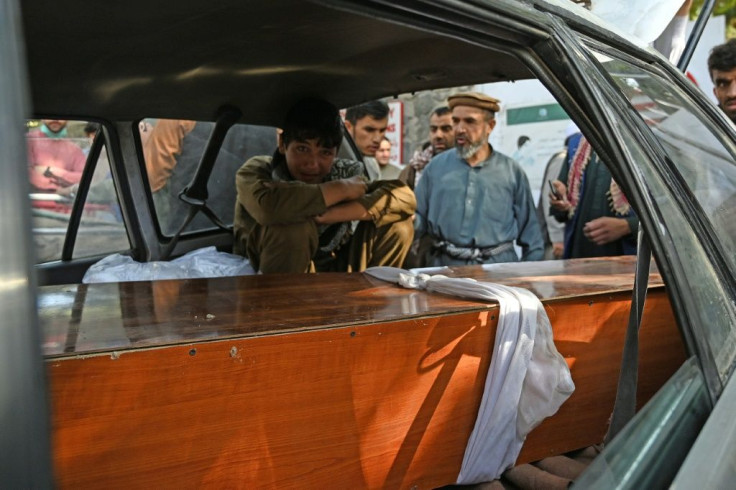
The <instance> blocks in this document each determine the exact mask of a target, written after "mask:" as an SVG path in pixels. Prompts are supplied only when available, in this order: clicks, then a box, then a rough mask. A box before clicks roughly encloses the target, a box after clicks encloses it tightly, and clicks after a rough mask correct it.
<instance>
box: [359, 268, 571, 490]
mask: <svg viewBox="0 0 736 490" xmlns="http://www.w3.org/2000/svg"><path fill="white" fill-rule="evenodd" d="M365 272H366V274H368V275H370V276H373V277H375V278H377V279H381V280H384V281H388V282H392V283H397V284H400V285H401V286H403V287H406V288H411V289H425V290H427V291H430V292H437V293H442V294H449V295H453V296H460V297H463V298H468V299H478V300H482V301H497V302H498V303H499V319H498V327H497V330H496V339H495V342H494V346H493V356H492V357H491V365H490V367H489V369H488V376H487V378H486V382H485V391H484V393H483V398H482V400H481V405H480V408H479V410H478V417H477V419H476V421H475V427H474V428H473V432H472V433H471V435H470V439H469V440H468V444H467V446H466V448H465V456H464V458H463V464H462V468H461V470H460V474H459V475H458V478H457V483H458V484H470V483H480V482H487V481H491V480H495V479H496V478H498V477H499V476H500V475H501V473H503V471H504V470H506V469H507V468H509V467H510V466H512V465H513V464H514V462H515V461H516V458H517V457H518V455H519V452H520V451H521V446H522V445H523V443H524V439H525V438H526V436H527V434H529V432H530V431H531V430H532V429H533V428H534V427H536V426H537V425H539V423H540V422H542V420H544V419H545V418H546V417H549V416H550V415H552V414H554V413H555V412H556V411H557V410H558V409H559V407H560V406H561V405H562V403H563V402H564V401H565V400H567V398H568V397H569V396H570V395H571V394H572V392H573V390H574V389H575V385H574V384H573V381H572V376H571V375H570V369H569V368H568V367H567V363H566V362H565V359H564V358H563V357H562V356H561V355H560V353H559V352H558V351H557V349H556V348H555V345H554V342H553V340H552V328H551V326H550V323H549V319H548V318H547V313H546V312H545V310H544V307H543V306H542V303H541V302H540V301H539V299H538V298H537V297H536V296H535V295H534V294H532V293H531V292H529V291H528V290H526V289H522V288H514V287H508V286H503V285H500V284H493V283H488V282H479V281H476V280H474V279H468V278H450V277H446V276H443V275H434V276H430V275H427V274H416V273H414V272H410V271H407V270H404V269H397V268H394V267H372V268H369V269H368V270H366V271H365Z"/></svg>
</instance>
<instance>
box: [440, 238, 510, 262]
mask: <svg viewBox="0 0 736 490" xmlns="http://www.w3.org/2000/svg"><path fill="white" fill-rule="evenodd" d="M432 248H433V250H437V251H440V252H442V253H443V254H445V255H447V256H449V257H452V258H453V259H460V260H474V261H476V262H479V263H481V262H483V261H484V260H485V259H489V258H491V257H494V256H496V255H500V254H502V253H503V252H506V251H507V250H511V249H513V248H514V243H513V242H505V243H502V244H500V245H495V246H493V247H483V248H478V247H458V246H457V245H454V244H453V243H450V242H448V241H447V240H440V239H435V241H434V244H433V246H432Z"/></svg>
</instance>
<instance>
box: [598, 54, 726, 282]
mask: <svg viewBox="0 0 736 490" xmlns="http://www.w3.org/2000/svg"><path fill="white" fill-rule="evenodd" d="M604 66H606V67H607V68H608V69H609V70H610V71H609V73H610V74H611V75H612V76H613V78H614V80H615V81H616V83H617V84H618V85H619V87H620V88H621V89H622V91H623V93H624V94H625V95H626V96H627V97H628V98H629V101H630V102H631V104H632V105H633V106H634V108H635V109H636V110H637V111H638V112H639V114H640V115H641V117H642V118H643V119H644V120H645V121H646V123H647V124H648V125H649V127H650V128H651V129H652V131H653V132H654V134H655V136H657V138H658V139H659V141H660V143H661V144H662V146H663V147H664V149H665V151H666V152H667V154H668V155H669V157H670V159H671V160H672V162H673V163H674V164H675V166H676V167H677V170H678V171H679V172H680V174H681V175H682V177H683V179H684V180H685V182H686V183H687V185H688V187H689V188H690V190H691V191H692V193H693V195H694V196H695V197H696V199H697V200H698V202H699V203H700V206H701V207H702V208H703V210H704V211H705V213H706V215H707V217H708V219H709V220H710V221H711V224H712V225H713V229H714V230H715V232H716V235H717V236H718V238H719V240H720V242H721V244H722V245H723V247H724V248H725V250H726V252H727V253H726V254H725V255H726V258H727V259H728V260H729V262H730V264H729V265H730V266H731V268H732V271H733V272H734V274H736V219H734V218H736V159H735V158H734V155H733V153H732V152H731V150H732V147H731V146H727V145H725V144H724V143H723V139H722V138H723V135H722V134H721V133H720V132H719V131H718V129H717V128H715V127H714V126H711V125H708V124H707V123H706V122H705V121H706V120H705V119H704V118H702V117H701V116H700V114H701V111H700V110H699V109H698V108H697V107H695V106H694V105H693V103H692V102H691V101H690V99H688V98H686V97H685V96H684V94H682V93H681V92H680V91H679V90H678V89H677V87H676V86H674V85H673V84H672V83H670V82H668V81H667V80H665V79H663V78H661V77H660V76H659V75H657V74H655V73H649V72H645V71H643V70H642V69H640V68H638V67H636V66H633V65H631V64H629V63H626V62H624V61H621V60H610V61H609V62H607V63H604Z"/></svg>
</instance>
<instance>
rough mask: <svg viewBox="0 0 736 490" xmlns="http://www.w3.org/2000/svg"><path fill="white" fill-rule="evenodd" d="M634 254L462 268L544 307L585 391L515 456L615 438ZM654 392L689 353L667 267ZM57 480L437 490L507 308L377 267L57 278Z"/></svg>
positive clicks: (48, 300) (46, 292)
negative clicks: (381, 274)
mask: <svg viewBox="0 0 736 490" xmlns="http://www.w3.org/2000/svg"><path fill="white" fill-rule="evenodd" d="M633 268H634V264H633V259H632V258H616V259H596V260H574V261H558V262H540V263H532V264H512V265H500V266H495V267H494V268H491V269H489V270H483V269H482V268H481V267H462V268H457V269H452V270H451V271H449V274H448V275H457V276H466V277H475V278H478V279H483V280H487V281H493V282H499V283H503V284H508V285H513V286H521V287H526V288H528V289H530V290H532V291H533V292H534V293H536V294H537V295H538V296H539V297H540V298H541V299H542V300H543V303H544V305H545V307H546V309H547V312H548V314H549V317H550V320H551V323H552V326H553V330H554V337H555V343H556V345H557V348H558V349H559V351H560V352H561V353H562V355H563V356H564V357H565V358H566V359H567V361H568V364H569V365H570V367H571V369H572V375H573V379H574V381H575V384H576V386H577V389H576V391H575V393H574V394H573V395H572V397H571V398H570V399H569V400H568V401H567V402H566V403H565V405H563V407H562V408H561V410H560V411H559V412H558V413H557V414H556V415H555V416H554V417H552V418H549V419H547V420H546V421H545V422H544V423H542V425H540V426H539V427H538V428H537V429H535V430H534V431H533V432H532V433H531V434H530V436H529V437H528V439H527V441H526V443H525V445H524V448H523V450H522V453H521V455H520V458H519V461H518V462H519V463H522V462H528V461H534V460H537V459H540V458H542V457H545V456H549V455H554V454H561V453H563V452H566V451H570V450H573V449H576V448H580V447H584V446H587V445H591V444H594V443H599V442H600V441H601V440H602V437H603V434H604V433H605V431H606V422H607V420H608V417H609V416H610V413H611V409H612V406H613V400H614V396H615V389H616V382H617V377H618V370H619V364H620V359H621V350H622V345H623V338H624V331H625V327H626V323H627V319H628V314H629V303H630V294H631V293H630V290H631V287H632V282H633ZM651 280H652V283H651V284H652V286H651V288H650V291H649V296H648V300H647V305H646V309H645V312H644V318H643V326H642V329H641V336H642V341H641V347H640V358H641V368H640V377H639V379H640V390H639V393H640V396H639V402H640V403H643V402H645V401H646V400H647V399H648V398H649V397H650V396H651V395H652V394H653V393H654V392H655V391H656V390H657V389H658V387H659V386H661V385H662V384H663V383H664V381H665V380H666V379H667V378H668V377H669V376H670V375H671V374H672V373H673V372H674V371H675V370H676V369H677V367H678V366H679V365H680V364H681V363H682V361H683V360H684V359H685V352H684V348H683V344H682V342H681V338H680V335H679V333H678V331H677V328H676V325H675V321H674V319H673V317H672V313H671V310H670V306H669V302H668V299H667V296H666V293H665V291H664V287H663V286H662V283H661V280H660V278H659V276H658V275H657V274H656V273H654V274H652V277H651ZM39 304H40V310H39V311H40V316H41V322H42V326H43V328H44V332H45V343H44V346H43V347H44V352H45V355H46V360H47V368H48V377H49V384H50V399H51V405H52V427H53V448H54V464H55V472H56V475H55V476H56V480H57V482H58V486H59V487H60V488H105V489H110V488H126V489H129V488H161V487H166V488H202V487H213V488H256V487H257V488H269V487H280V488H293V487H298V488H335V487H338V488H381V487H389V488H434V487H437V486H441V485H445V484H450V483H453V482H454V481H455V478H456V477H457V474H458V472H459V469H460V465H461V462H462V458H463V453H464V450H465V444H466V441H467V439H468V436H469V435H470V432H471V430H472V428H473V424H474V421H475V417H476V415H477V411H478V406H479V402H480V399H481V395H482V390H483V384H484V380H485V376H486V373H487V370H488V366H489V362H490V352H491V349H492V346H493V339H494V335H495V328H496V324H497V321H498V318H497V312H498V307H497V305H495V304H485V303H480V302H476V301H466V300H461V299H457V298H451V297H447V296H442V295H438V294H428V293H424V292H420V291H412V290H405V289H401V288H399V287H398V286H394V285H390V284H387V283H383V282H380V281H378V280H376V279H373V278H370V277H368V276H366V275H364V274H315V275H298V276H295V275H288V276H278V275H275V276H251V277H238V278H220V279H209V280H203V279H198V280H178V281H157V282H134V283H119V284H118V283H116V284H97V285H69V286H54V287H45V288H42V290H41V293H40V298H39Z"/></svg>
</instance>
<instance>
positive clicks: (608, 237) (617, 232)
mask: <svg viewBox="0 0 736 490" xmlns="http://www.w3.org/2000/svg"><path fill="white" fill-rule="evenodd" d="M583 233H584V234H585V237H586V238H587V239H588V240H590V241H591V242H593V243H595V244H596V245H605V244H606V243H611V242H613V241H616V240H618V239H619V238H621V237H623V236H626V235H628V234H629V233H631V229H630V228H629V222H628V221H626V220H625V219H623V218H610V217H607V216H604V217H602V218H596V219H594V220H591V221H588V222H587V223H585V226H583Z"/></svg>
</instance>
